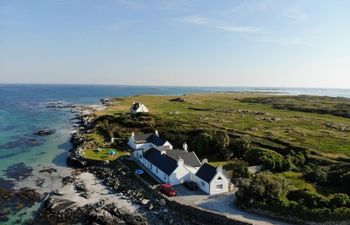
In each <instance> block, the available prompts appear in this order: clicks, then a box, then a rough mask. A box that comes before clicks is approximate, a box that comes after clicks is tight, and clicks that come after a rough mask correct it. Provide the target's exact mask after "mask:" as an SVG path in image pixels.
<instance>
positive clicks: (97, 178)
mask: <svg viewBox="0 0 350 225" xmlns="http://www.w3.org/2000/svg"><path fill="white" fill-rule="evenodd" d="M55 106H56V107H55ZM50 108H68V106H67V107H65V106H63V105H62V104H57V105H50ZM73 108H74V109H76V108H77V107H73ZM101 108H103V107H101ZM80 110H83V111H80V113H79V112H76V117H75V118H74V121H75V122H76V131H75V132H74V133H73V134H72V137H71V144H72V149H71V150H70V151H69V153H68V156H67V165H68V166H70V167H73V168H76V174H74V175H73V176H68V177H64V178H63V179H62V189H61V190H57V191H53V192H51V193H50V194H49V195H48V196H47V197H46V198H45V200H44V202H43V204H42V205H41V207H40V209H39V210H38V212H37V213H36V215H35V218H34V220H33V221H30V222H29V223H28V224H35V225H41V224H42V225H44V224H45V225H51V224H58V223H60V224H75V223H81V224H94V225H98V224H101V225H108V224H131V225H132V224H160V225H162V224H164V225H165V224H174V225H176V224H179V225H180V224H181V225H196V224H203V223H202V222H197V221H195V220H194V219H193V218H191V217H190V215H185V214H179V213H178V212H175V211H173V210H171V209H170V208H169V207H168V206H167V202H166V200H165V199H164V198H162V197H160V196H159V195H154V194H153V193H152V192H149V191H148V190H147V189H145V188H143V186H144V185H145V184H143V183H142V181H140V180H139V179H137V178H136V177H135V176H134V174H133V172H132V171H130V170H129V169H128V168H126V167H124V166H123V165H122V164H121V163H120V162H113V163H112V162H111V163H109V164H106V163H105V162H100V161H94V160H87V159H85V158H84V157H82V156H81V154H80V153H81V151H82V150H81V149H82V148H83V146H84V144H85V143H86V140H84V138H83V137H82V134H84V133H86V132H89V129H91V128H92V127H93V125H94V119H93V117H92V116H90V113H91V112H93V111H94V110H91V109H88V110H86V108H81V109H80ZM87 111H89V112H87Z"/></svg>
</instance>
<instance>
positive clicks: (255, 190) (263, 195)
mask: <svg viewBox="0 0 350 225" xmlns="http://www.w3.org/2000/svg"><path fill="white" fill-rule="evenodd" d="M287 192H288V182H287V180H286V179H285V178H284V177H281V176H277V175H274V174H272V173H270V172H263V173H259V174H257V175H255V176H254V177H252V178H250V179H249V178H248V179H244V180H243V181H242V182H241V183H240V184H239V185H238V191H237V193H236V196H237V201H238V202H241V203H242V204H250V203H252V202H254V201H262V202H266V201H272V200H276V201H281V199H283V198H285V195H286V194H287Z"/></svg>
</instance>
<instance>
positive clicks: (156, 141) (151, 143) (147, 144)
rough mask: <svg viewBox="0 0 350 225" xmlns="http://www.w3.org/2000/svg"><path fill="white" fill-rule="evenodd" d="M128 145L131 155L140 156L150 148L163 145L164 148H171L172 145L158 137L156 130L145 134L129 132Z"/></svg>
mask: <svg viewBox="0 0 350 225" xmlns="http://www.w3.org/2000/svg"><path fill="white" fill-rule="evenodd" d="M128 145H129V146H130V147H131V149H132V150H133V156H134V157H135V158H140V157H141V156H142V154H143V153H144V152H145V151H147V150H148V149H150V148H156V147H164V148H166V149H172V148H173V146H172V145H171V144H170V143H169V142H168V141H166V140H163V139H162V138H160V137H159V134H158V131H157V130H156V131H155V132H154V133H147V134H136V135H135V133H134V132H132V133H131V136H130V138H129V141H128Z"/></svg>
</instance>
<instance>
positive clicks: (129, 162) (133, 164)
mask: <svg viewBox="0 0 350 225" xmlns="http://www.w3.org/2000/svg"><path fill="white" fill-rule="evenodd" d="M123 163H124V164H125V165H126V166H127V167H128V168H129V169H130V170H131V171H132V172H133V173H134V172H135V170H139V169H142V170H143V171H144V173H143V174H140V175H139V176H140V177H141V178H142V179H144V180H145V181H146V182H147V183H149V184H150V185H156V184H159V183H158V182H157V181H156V180H155V179H154V178H153V177H152V176H151V175H149V174H148V172H147V171H145V170H144V169H143V168H142V167H141V166H139V165H138V164H137V163H136V162H135V161H133V160H123Z"/></svg>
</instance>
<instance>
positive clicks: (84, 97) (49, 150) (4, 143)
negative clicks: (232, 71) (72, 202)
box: [0, 84, 350, 225]
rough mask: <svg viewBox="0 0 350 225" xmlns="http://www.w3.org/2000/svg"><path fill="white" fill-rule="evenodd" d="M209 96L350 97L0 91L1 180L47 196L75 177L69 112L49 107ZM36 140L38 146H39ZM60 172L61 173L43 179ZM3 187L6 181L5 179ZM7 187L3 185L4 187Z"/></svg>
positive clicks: (66, 88) (164, 90) (155, 90)
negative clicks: (21, 171) (20, 170)
mask: <svg viewBox="0 0 350 225" xmlns="http://www.w3.org/2000/svg"><path fill="white" fill-rule="evenodd" d="M208 91H212V92H215V91H261V92H264V91H265V92H266V91H267V92H276V93H280V92H282V93H289V94H313V95H328V96H343V97H350V90H336V89H282V88H254V87H252V88H229V87H227V88H192V87H181V88H177V87H132V86H91V85H85V86H84V85H4V84H2V85H0V177H1V178H5V179H10V180H12V181H13V182H14V184H15V188H16V189H19V188H21V187H33V188H36V189H37V190H38V191H39V192H40V193H47V192H50V191H52V190H55V189H57V188H59V187H60V185H61V179H62V177H64V176H66V175H69V174H70V172H71V169H69V168H67V167H66V164H65V159H66V154H67V151H68V150H69V148H70V144H69V138H70V132H71V131H72V129H73V127H72V123H71V121H70V119H71V118H73V117H74V114H72V113H70V112H69V110H57V109H48V108H46V107H45V106H46V105H47V103H49V102H56V101H63V102H67V103H75V104H97V103H98V101H99V99H100V98H103V97H118V96H128V95H141V94H159V95H179V94H185V93H193V92H208ZM39 128H54V129H56V130H57V132H56V133H55V134H53V135H50V136H46V137H38V136H35V135H33V133H34V131H36V130H37V129H39ZM33 139H35V140H33ZM19 163H24V164H25V166H27V167H30V168H31V169H32V171H31V174H30V176H29V177H27V178H18V179H15V178H11V177H7V176H6V170H7V169H8V167H10V166H13V165H15V164H19ZM49 167H54V168H56V169H57V172H54V173H51V174H49V173H40V172H39V171H40V170H42V169H43V168H49ZM0 182H1V179H0ZM0 187H1V184H0ZM38 207H39V204H36V205H35V206H34V207H32V208H30V209H28V208H26V209H24V210H21V211H19V212H17V213H16V214H14V213H13V214H12V215H11V216H10V220H9V221H7V222H0V224H9V225H11V224H20V223H21V222H18V219H21V221H23V220H25V219H27V218H30V217H31V216H32V212H33V211H35V210H36V209H37V208H38Z"/></svg>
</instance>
